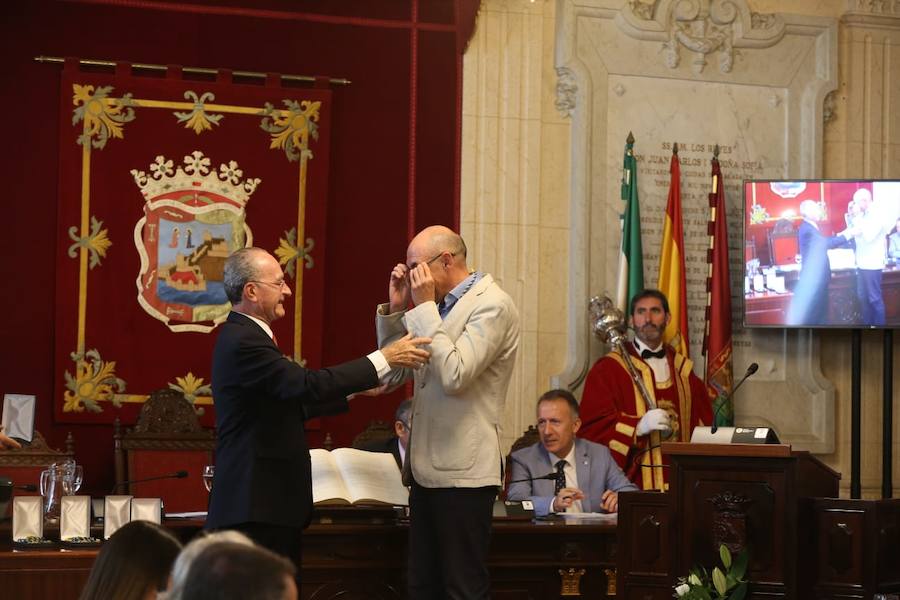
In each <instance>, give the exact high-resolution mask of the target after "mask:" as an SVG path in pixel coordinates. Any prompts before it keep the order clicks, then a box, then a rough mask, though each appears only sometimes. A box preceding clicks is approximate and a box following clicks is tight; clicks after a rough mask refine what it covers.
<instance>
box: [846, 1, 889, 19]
mask: <svg viewBox="0 0 900 600" xmlns="http://www.w3.org/2000/svg"><path fill="white" fill-rule="evenodd" d="M847 10H848V11H849V12H855V13H868V14H874V15H891V16H898V17H900V0H848V2H847Z"/></svg>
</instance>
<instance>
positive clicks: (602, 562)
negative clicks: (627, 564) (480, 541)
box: [0, 520, 616, 600]
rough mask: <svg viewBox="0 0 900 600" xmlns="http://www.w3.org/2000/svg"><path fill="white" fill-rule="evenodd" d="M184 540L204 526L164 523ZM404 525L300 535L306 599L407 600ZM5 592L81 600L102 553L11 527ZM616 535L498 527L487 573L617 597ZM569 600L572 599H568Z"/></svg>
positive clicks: (500, 584)
mask: <svg viewBox="0 0 900 600" xmlns="http://www.w3.org/2000/svg"><path fill="white" fill-rule="evenodd" d="M166 525H167V526H170V527H172V528H173V529H174V530H175V532H176V533H177V534H178V535H179V536H180V537H189V536H190V535H192V534H193V533H194V532H196V531H197V530H198V529H199V528H200V526H202V523H201V522H198V521H188V522H183V521H174V522H168V521H167V522H166ZM407 531H408V528H407V526H406V525H405V524H402V523H400V524H340V523H332V524H313V525H311V526H310V527H309V528H308V529H307V530H306V531H305V532H304V533H303V567H302V573H301V582H302V589H301V590H300V598H302V599H306V600H327V599H332V598H341V600H355V599H359V600H362V599H385V600H388V599H400V598H405V597H406V539H407ZM0 535H2V536H3V537H2V540H0V589H3V590H4V593H6V592H7V591H11V592H13V593H14V595H12V596H10V597H16V598H36V599H41V598H48V599H51V598H52V599H53V600H56V599H65V598H73V599H74V598H77V597H78V595H79V593H80V592H81V588H82V587H83V585H84V583H85V581H87V577H88V573H89V572H90V569H91V565H92V564H93V562H94V559H95V557H96V554H97V550H82V551H76V552H64V551H59V550H48V551H30V552H13V551H11V550H10V543H9V529H8V525H7V526H6V528H5V530H4V531H3V532H2V533H0ZM615 562H616V528H615V526H611V525H598V524H587V525H567V524H565V523H561V522H541V523H531V522H528V521H502V520H497V521H495V522H494V527H493V538H492V541H491V552H490V556H489V563H488V567H489V569H490V572H491V595H492V597H493V598H502V599H504V600H516V599H519V598H521V599H523V600H524V599H526V598H542V599H543V598H560V597H562V586H563V583H564V581H565V582H568V585H569V586H570V588H571V590H572V591H573V592H575V594H574V597H578V595H579V594H580V595H581V597H585V598H595V599H603V598H607V597H613V596H615V571H614V569H615ZM566 597H569V596H566Z"/></svg>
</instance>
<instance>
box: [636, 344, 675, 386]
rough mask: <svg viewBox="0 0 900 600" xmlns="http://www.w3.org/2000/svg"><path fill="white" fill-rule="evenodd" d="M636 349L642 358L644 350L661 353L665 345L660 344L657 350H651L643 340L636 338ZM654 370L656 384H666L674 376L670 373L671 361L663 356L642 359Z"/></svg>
mask: <svg viewBox="0 0 900 600" xmlns="http://www.w3.org/2000/svg"><path fill="white" fill-rule="evenodd" d="M634 347H635V348H637V352H638V356H640V354H641V352H643V351H644V350H649V351H650V352H659V351H660V350H661V349H662V348H663V344H660V345H659V346H657V347H656V348H651V347H650V346H648V345H647V344H645V343H644V342H642V341H641V340H639V339H637V338H634ZM641 360H643V361H644V362H645V363H647V364H648V365H650V368H651V369H652V370H653V377H654V378H655V379H656V383H665V382H666V381H669V377H671V376H672V374H671V373H669V359H668V358H666V357H665V356H663V357H662V358H648V359H641Z"/></svg>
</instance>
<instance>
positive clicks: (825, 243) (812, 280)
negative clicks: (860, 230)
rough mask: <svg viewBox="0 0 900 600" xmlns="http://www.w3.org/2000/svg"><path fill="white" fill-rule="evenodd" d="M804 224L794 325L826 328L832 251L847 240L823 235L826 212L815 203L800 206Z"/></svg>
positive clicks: (792, 309) (791, 315) (791, 312)
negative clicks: (829, 258)
mask: <svg viewBox="0 0 900 600" xmlns="http://www.w3.org/2000/svg"><path fill="white" fill-rule="evenodd" d="M800 216H802V217H803V221H802V222H801V223H800V227H799V228H798V229H797V242H798V245H799V247H800V279H799V281H797V285H796V286H795V287H794V297H793V299H792V300H791V305H790V308H789V309H788V323H790V324H791V325H825V324H826V323H827V321H828V315H827V311H828V296H827V294H828V283H829V282H830V281H831V261H829V260H828V250H830V249H831V248H837V247H839V246H843V245H845V244H846V243H847V238H846V237H841V236H834V237H828V236H826V235H823V234H822V232H821V231H819V221H821V220H822V219H821V217H822V209H821V207H820V206H819V204H818V203H817V202H815V201H813V200H804V201H803V202H801V203H800Z"/></svg>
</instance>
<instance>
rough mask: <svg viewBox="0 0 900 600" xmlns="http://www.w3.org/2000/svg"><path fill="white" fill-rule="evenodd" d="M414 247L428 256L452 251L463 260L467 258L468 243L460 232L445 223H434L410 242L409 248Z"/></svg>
mask: <svg viewBox="0 0 900 600" xmlns="http://www.w3.org/2000/svg"><path fill="white" fill-rule="evenodd" d="M413 247H415V249H416V250H418V251H420V252H421V253H423V254H427V255H428V256H433V255H435V254H437V253H439V252H450V253H451V254H453V255H454V257H456V256H458V257H461V258H462V260H463V262H465V259H466V244H465V242H463V239H462V238H461V237H460V235H459V234H458V233H456V232H455V231H453V230H452V229H450V228H449V227H444V226H443V225H432V226H430V227H426V228H425V229H423V230H422V231H420V232H419V233H418V234H416V237H414V238H413V239H412V241H411V242H410V243H409V248H410V249H412V248H413ZM407 253H408V252H407Z"/></svg>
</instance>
